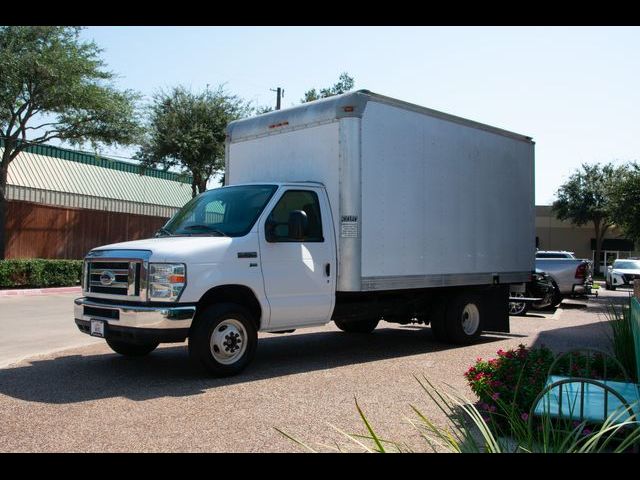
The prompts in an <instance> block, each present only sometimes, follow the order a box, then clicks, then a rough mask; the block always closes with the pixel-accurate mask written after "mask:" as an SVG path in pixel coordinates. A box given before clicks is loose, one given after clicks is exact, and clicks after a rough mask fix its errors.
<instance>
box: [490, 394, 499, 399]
mask: <svg viewBox="0 0 640 480" xmlns="http://www.w3.org/2000/svg"><path fill="white" fill-rule="evenodd" d="M491 398H493V399H494V400H498V399H499V398H500V394H499V393H498V392H496V393H494V394H493V395H491Z"/></svg>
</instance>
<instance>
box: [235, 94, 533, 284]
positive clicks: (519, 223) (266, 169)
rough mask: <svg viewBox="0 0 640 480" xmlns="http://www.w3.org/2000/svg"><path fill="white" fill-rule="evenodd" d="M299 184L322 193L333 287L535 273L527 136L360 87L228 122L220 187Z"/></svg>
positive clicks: (480, 280)
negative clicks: (333, 256) (333, 259)
mask: <svg viewBox="0 0 640 480" xmlns="http://www.w3.org/2000/svg"><path fill="white" fill-rule="evenodd" d="M345 109H346V110H348V111H346V112H345ZM305 180H312V181H316V182H321V183H322V184H324V185H325V186H326V189H327V193H328V195H329V201H330V203H331V207H332V211H333V221H334V229H335V232H336V235H337V237H338V242H337V245H338V254H337V258H338V280H337V290H338V291H343V292H358V291H376V290H392V289H406V288H424V287H442V286H460V285H475V284H491V283H494V281H495V280H494V279H495V278H496V277H498V279H497V281H498V282H499V283H517V282H526V281H527V280H528V278H529V275H530V273H531V271H532V270H533V269H534V257H533V252H534V250H535V226H534V219H535V212H534V208H535V207H534V205H535V201H534V145H533V142H532V141H531V139H530V138H528V137H524V136H521V135H517V134H513V133H510V132H506V131H504V130H500V129H497V128H493V127H489V126H486V125H482V124H478V123H476V122H472V121H469V120H464V119H461V118H458V117H453V116H451V115H446V114H443V113H440V112H435V111H433V110H430V109H426V108H422V107H418V106H415V105H412V104H408V103H405V102H401V101H398V100H394V99H390V98H388V97H383V96H381V95H376V94H372V93H368V92H356V93H352V94H346V95H342V96H340V97H331V98H328V99H325V100H321V101H318V102H313V103H312V104H305V105H301V106H298V107H294V108H290V109H287V110H282V111H280V112H274V113H271V114H268V115H263V116H259V117H254V118H251V119H246V120H240V121H238V122H234V123H232V124H231V125H230V126H229V129H228V142H227V162H226V184H227V185H233V184H238V183H247V182H265V181H305Z"/></svg>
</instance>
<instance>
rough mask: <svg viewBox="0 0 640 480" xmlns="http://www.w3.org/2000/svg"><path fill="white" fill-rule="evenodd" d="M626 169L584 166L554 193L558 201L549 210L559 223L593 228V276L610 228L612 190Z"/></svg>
mask: <svg viewBox="0 0 640 480" xmlns="http://www.w3.org/2000/svg"><path fill="white" fill-rule="evenodd" d="M625 171H626V167H614V166H613V164H611V163H608V164H606V165H602V166H601V165H600V164H596V165H587V164H583V165H582V168H581V169H579V170H577V171H576V172H575V173H573V174H572V175H571V176H570V177H569V180H567V181H566V182H565V183H564V184H563V185H562V186H560V188H559V189H558V191H557V193H556V196H557V197H558V199H557V200H556V201H555V202H553V210H554V211H555V213H556V216H557V217H558V218H559V219H560V220H569V221H570V222H571V223H573V224H574V225H578V226H580V225H586V224H587V223H592V224H593V229H594V233H595V239H596V256H595V258H596V261H595V264H594V272H595V273H599V271H600V261H599V258H600V251H601V249H602V240H603V238H604V236H605V234H606V233H607V231H608V230H609V229H610V228H611V227H612V226H613V225H614V217H613V206H612V205H613V204H612V190H613V187H614V185H615V183H616V181H618V179H619V178H620V176H621V175H624V172H625Z"/></svg>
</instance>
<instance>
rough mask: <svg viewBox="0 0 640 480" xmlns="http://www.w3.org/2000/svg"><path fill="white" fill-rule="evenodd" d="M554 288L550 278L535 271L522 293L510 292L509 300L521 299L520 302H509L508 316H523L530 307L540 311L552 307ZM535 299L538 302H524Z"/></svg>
mask: <svg viewBox="0 0 640 480" xmlns="http://www.w3.org/2000/svg"><path fill="white" fill-rule="evenodd" d="M554 295H555V287H554V285H553V281H552V280H551V277H549V275H548V274H547V273H545V272H541V271H538V270H536V272H535V273H533V274H532V275H531V281H530V282H529V283H527V284H526V286H525V291H524V292H511V294H510V298H511V299H515V298H522V299H523V300H522V301H511V302H509V315H525V314H526V313H527V311H528V310H529V307H532V308H534V309H536V310H541V309H543V308H547V307H550V306H552V305H553V303H554ZM530 298H537V299H539V300H525V299H530Z"/></svg>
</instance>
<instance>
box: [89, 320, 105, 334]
mask: <svg viewBox="0 0 640 480" xmlns="http://www.w3.org/2000/svg"><path fill="white" fill-rule="evenodd" d="M91 336H92V337H102V338H104V322H103V321H102V320H91Z"/></svg>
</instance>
